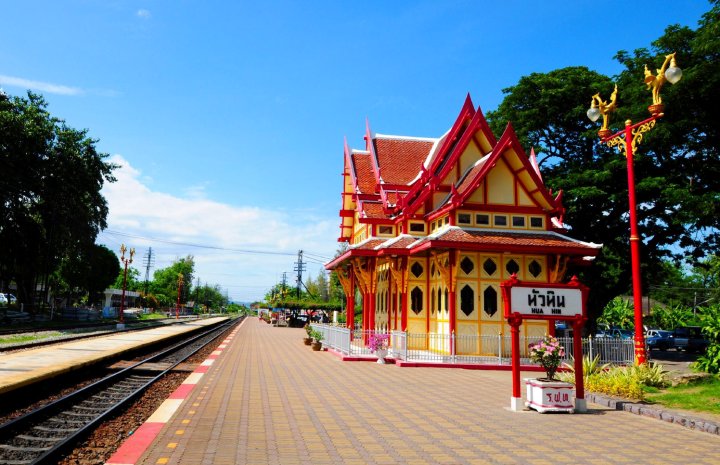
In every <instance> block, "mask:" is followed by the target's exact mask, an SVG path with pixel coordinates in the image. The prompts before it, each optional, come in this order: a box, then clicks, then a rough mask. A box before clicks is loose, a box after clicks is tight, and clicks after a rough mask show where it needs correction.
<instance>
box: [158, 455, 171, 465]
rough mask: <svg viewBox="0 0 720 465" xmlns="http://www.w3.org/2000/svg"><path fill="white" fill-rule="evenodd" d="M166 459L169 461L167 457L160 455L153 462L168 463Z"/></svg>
mask: <svg viewBox="0 0 720 465" xmlns="http://www.w3.org/2000/svg"><path fill="white" fill-rule="evenodd" d="M168 461H170V459H169V458H168V457H160V458H159V459H157V462H155V463H157V464H164V463H168Z"/></svg>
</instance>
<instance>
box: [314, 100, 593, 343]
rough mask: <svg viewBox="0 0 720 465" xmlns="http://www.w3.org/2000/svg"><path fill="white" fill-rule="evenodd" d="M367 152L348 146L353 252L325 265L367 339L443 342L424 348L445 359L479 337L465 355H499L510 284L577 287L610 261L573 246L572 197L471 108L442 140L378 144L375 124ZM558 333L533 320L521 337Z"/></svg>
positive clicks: (509, 135)
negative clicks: (579, 276)
mask: <svg viewBox="0 0 720 465" xmlns="http://www.w3.org/2000/svg"><path fill="white" fill-rule="evenodd" d="M364 140H365V146H364V147H362V148H359V149H352V148H350V147H348V144H347V140H346V142H345V146H344V151H343V156H344V169H343V173H342V180H343V183H342V200H341V202H342V203H341V209H340V235H339V239H338V241H340V242H345V243H347V249H346V250H345V251H344V252H343V253H342V254H341V255H339V256H337V257H336V258H335V259H333V260H332V261H331V262H329V263H327V264H326V268H327V269H328V270H332V271H335V272H336V273H337V276H338V277H339V280H340V283H341V284H342V286H343V289H344V291H345V295H346V298H347V300H346V309H347V312H348V318H347V324H348V326H350V327H351V326H352V325H353V316H354V314H355V311H356V309H355V302H356V295H358V296H359V297H360V298H359V299H358V300H359V301H361V302H362V305H361V307H362V309H360V308H358V309H357V311H358V312H360V311H361V312H362V328H363V330H367V331H380V332H390V331H405V332H406V333H408V334H423V335H426V336H438V337H424V338H416V339H413V341H415V342H413V344H414V345H416V347H414V348H423V349H428V350H434V351H440V352H443V351H448V350H450V343H449V342H448V341H449V338H448V337H447V336H449V335H453V336H459V337H462V336H464V335H465V336H475V337H471V338H467V339H457V341H458V342H457V344H456V346H455V348H454V350H456V353H458V354H483V353H486V352H492V351H495V350H496V348H497V342H487V341H490V340H493V341H497V340H498V339H497V336H504V335H509V333H510V327H509V325H508V324H507V323H506V322H505V320H504V318H503V302H502V293H501V290H500V284H501V283H502V282H503V281H506V280H508V279H509V278H510V277H511V276H512V275H516V276H517V278H518V279H519V280H521V281H523V282H533V283H563V282H567V281H568V280H569V278H570V276H566V275H567V270H568V267H569V265H571V264H575V265H584V264H589V263H590V262H591V261H592V259H593V258H595V257H596V256H597V254H598V253H599V251H600V247H601V245H599V244H593V243H588V242H583V241H581V240H577V239H574V238H572V237H570V236H569V235H568V234H567V232H568V228H567V227H566V225H565V224H564V213H565V209H564V207H563V203H562V191H560V192H557V193H553V192H551V191H550V190H549V189H548V188H546V187H545V185H544V183H543V179H542V175H541V173H540V170H539V167H538V163H537V160H536V157H535V154H534V152H533V151H532V150H531V151H530V154H529V155H528V154H527V152H526V151H525V150H524V148H523V147H521V145H520V143H519V141H518V138H517V136H516V134H515V132H514V131H513V128H512V126H511V125H510V124H508V125H507V127H506V128H505V131H504V133H503V134H502V135H500V137H499V138H496V137H495V135H493V133H492V132H491V130H490V127H489V126H488V124H487V121H486V120H485V117H484V115H483V113H482V111H481V110H480V108H479V107H478V108H477V109H476V108H475V107H474V105H473V102H472V100H471V98H470V96H468V97H467V98H466V100H465V102H464V104H463V106H462V109H461V110H460V113H459V115H458V117H457V119H456V120H455V122H454V123H453V124H452V126H451V127H450V129H449V130H448V131H447V132H446V133H445V134H443V135H442V136H440V137H407V136H391V135H383V134H377V133H374V132H372V131H371V129H370V124H369V122H367V123H366V129H365V136H364ZM548 325H549V323H548V322H547V321H541V320H533V321H528V320H526V321H525V322H524V323H523V326H522V328H521V335H522V336H526V337H535V336H539V337H541V336H543V335H545V334H548V333H549V334H553V329H554V328H551V327H549V326H548ZM443 336H445V337H443ZM478 336H480V337H478ZM482 336H494V337H495V338H494V339H485V338H483V337H482ZM462 341H465V342H462ZM483 341H486V342H483ZM417 345H422V346H423V347H417ZM483 345H492V346H494V347H483Z"/></svg>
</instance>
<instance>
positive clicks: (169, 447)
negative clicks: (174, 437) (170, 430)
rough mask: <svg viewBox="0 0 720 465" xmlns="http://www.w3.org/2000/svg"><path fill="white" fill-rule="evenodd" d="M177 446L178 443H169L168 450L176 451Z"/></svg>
mask: <svg viewBox="0 0 720 465" xmlns="http://www.w3.org/2000/svg"><path fill="white" fill-rule="evenodd" d="M177 444H178V443H177V442H170V443H168V445H167V448H168V449H175V448H176V447H177Z"/></svg>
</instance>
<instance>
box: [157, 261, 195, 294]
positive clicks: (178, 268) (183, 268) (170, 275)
mask: <svg viewBox="0 0 720 465" xmlns="http://www.w3.org/2000/svg"><path fill="white" fill-rule="evenodd" d="M194 272H195V259H194V258H193V256H192V255H188V256H187V257H185V258H180V259H178V260H176V261H175V262H173V264H172V265H170V266H169V267H167V268H163V269H160V270H156V271H155V273H153V281H152V283H150V293H152V294H155V295H162V296H165V298H166V299H165V302H167V300H169V301H170V302H176V301H177V293H178V275H182V277H183V283H184V284H183V288H182V295H181V296H180V301H181V302H186V301H187V300H189V299H188V298H187V296H189V295H192V281H193V273H194ZM165 302H164V304H165V305H167V303H165Z"/></svg>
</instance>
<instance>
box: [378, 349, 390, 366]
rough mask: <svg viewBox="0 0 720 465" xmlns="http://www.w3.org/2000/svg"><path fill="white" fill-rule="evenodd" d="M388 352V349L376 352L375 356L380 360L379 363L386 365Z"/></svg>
mask: <svg viewBox="0 0 720 465" xmlns="http://www.w3.org/2000/svg"><path fill="white" fill-rule="evenodd" d="M387 354H388V350H387V349H378V350H376V351H375V356H376V357H377V358H378V359H377V362H378V363H381V364H384V363H385V357H387Z"/></svg>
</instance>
